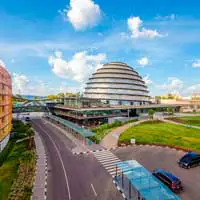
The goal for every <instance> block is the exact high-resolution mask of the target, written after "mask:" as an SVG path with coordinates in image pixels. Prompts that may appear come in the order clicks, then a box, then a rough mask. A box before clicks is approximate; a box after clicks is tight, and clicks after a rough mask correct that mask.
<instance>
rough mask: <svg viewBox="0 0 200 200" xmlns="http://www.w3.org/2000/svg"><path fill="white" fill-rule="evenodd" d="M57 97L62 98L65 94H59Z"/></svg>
mask: <svg viewBox="0 0 200 200" xmlns="http://www.w3.org/2000/svg"><path fill="white" fill-rule="evenodd" d="M57 97H58V98H64V97H65V94H64V93H59V94H57Z"/></svg>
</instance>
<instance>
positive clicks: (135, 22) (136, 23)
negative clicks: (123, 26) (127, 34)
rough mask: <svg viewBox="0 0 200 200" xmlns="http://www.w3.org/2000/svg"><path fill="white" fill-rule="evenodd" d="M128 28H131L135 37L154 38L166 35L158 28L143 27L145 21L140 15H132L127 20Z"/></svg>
mask: <svg viewBox="0 0 200 200" xmlns="http://www.w3.org/2000/svg"><path fill="white" fill-rule="evenodd" d="M127 23H128V28H129V29H130V31H131V33H132V35H131V37H132V38H133V39H136V38H150V39H153V38H155V37H164V35H162V34H160V33H159V32H158V31H157V30H152V29H146V28H143V27H142V26H143V21H142V20H141V19H140V17H130V18H129V19H128V21H127Z"/></svg>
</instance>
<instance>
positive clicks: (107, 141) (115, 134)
mask: <svg viewBox="0 0 200 200" xmlns="http://www.w3.org/2000/svg"><path fill="white" fill-rule="evenodd" d="M145 121H148V120H140V121H137V122H132V123H129V124H125V125H123V126H120V127H118V128H116V129H114V130H113V131H112V132H110V133H109V134H108V135H106V136H105V137H104V138H103V140H102V141H101V146H103V147H104V148H106V149H109V148H116V147H117V146H118V139H119V136H120V135H121V133H123V132H124V131H125V130H126V129H128V128H130V127H131V126H135V125H137V124H140V123H142V122H145Z"/></svg>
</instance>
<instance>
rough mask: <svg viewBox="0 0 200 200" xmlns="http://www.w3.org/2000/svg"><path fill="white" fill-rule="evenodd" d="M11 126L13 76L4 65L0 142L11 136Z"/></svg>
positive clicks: (0, 85)
mask: <svg viewBox="0 0 200 200" xmlns="http://www.w3.org/2000/svg"><path fill="white" fill-rule="evenodd" d="M11 128H12V82H11V76H10V75H9V73H8V72H7V71H6V70H5V69H4V68H3V67H1V66H0V142H1V143H2V141H3V140H5V138H7V137H8V136H9V134H10V131H11ZM6 140H7V139H6ZM3 146H4V145H3ZM0 147H1V146H0ZM0 150H1V149H0Z"/></svg>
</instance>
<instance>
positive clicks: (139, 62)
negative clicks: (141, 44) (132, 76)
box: [137, 57, 149, 67]
mask: <svg viewBox="0 0 200 200" xmlns="http://www.w3.org/2000/svg"><path fill="white" fill-rule="evenodd" d="M137 62H138V64H139V65H141V66H143V67H144V66H146V65H148V64H149V59H148V58H147V57H143V58H141V59H140V60H138V61H137Z"/></svg>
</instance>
